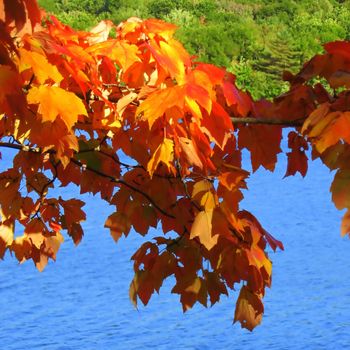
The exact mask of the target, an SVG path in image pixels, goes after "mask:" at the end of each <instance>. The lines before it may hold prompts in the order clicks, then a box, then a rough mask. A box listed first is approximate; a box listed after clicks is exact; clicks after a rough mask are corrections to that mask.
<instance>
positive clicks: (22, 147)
mask: <svg viewBox="0 0 350 350" xmlns="http://www.w3.org/2000/svg"><path fill="white" fill-rule="evenodd" d="M0 147H6V148H12V149H16V150H19V151H24V152H34V153H38V154H40V153H41V150H40V148H31V147H28V146H25V145H17V144H13V143H10V142H0ZM50 151H51V152H50ZM48 152H49V153H56V152H55V150H49V151H48ZM70 160H71V162H72V163H74V164H76V165H77V166H79V167H80V168H85V169H86V170H89V171H91V172H93V173H95V174H97V175H99V176H101V177H104V178H107V179H109V180H110V181H112V182H114V183H116V184H120V185H123V186H125V187H128V188H129V189H130V190H132V191H134V192H136V193H139V194H140V195H142V196H143V197H144V198H146V199H147V200H148V201H149V202H150V203H151V204H152V206H154V208H156V209H157V210H158V211H159V212H160V213H162V214H163V215H164V216H167V217H169V218H172V219H176V217H175V216H174V215H172V214H169V213H168V212H166V211H165V210H164V209H162V208H161V207H160V206H159V205H158V204H157V203H155V202H154V200H153V199H152V198H151V197H150V196H149V195H148V194H147V193H145V192H143V191H141V190H140V189H138V188H137V187H135V186H133V185H131V184H129V183H128V182H126V181H124V180H122V179H118V178H115V177H113V176H111V175H107V174H105V173H103V172H102V171H99V170H97V169H94V168H91V167H89V166H88V165H86V164H83V163H81V162H80V161H79V160H76V159H74V158H71V159H70Z"/></svg>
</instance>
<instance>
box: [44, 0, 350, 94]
mask: <svg viewBox="0 0 350 350" xmlns="http://www.w3.org/2000/svg"><path fill="white" fill-rule="evenodd" d="M39 2H40V4H41V5H42V6H43V7H45V8H46V9H47V10H48V11H49V12H52V13H54V14H56V15H57V16H58V18H59V19H60V20H61V21H63V22H64V23H66V24H69V25H71V26H73V27H74V28H76V29H87V28H90V27H92V26H94V25H95V24H96V23H97V22H98V21H99V20H101V19H105V18H109V19H111V20H112V21H113V22H114V23H119V22H120V21H123V20H126V19H127V18H129V17H132V16H138V17H140V18H150V17H155V18H159V19H163V20H165V21H168V22H171V23H175V24H176V25H178V26H179V27H180V29H179V31H178V32H177V33H176V37H177V38H178V39H179V40H180V41H181V42H182V43H183V45H184V46H185V48H186V49H187V50H188V51H189V52H190V53H191V54H193V55H198V57H199V60H201V61H202V62H207V63H212V64H215V65H218V66H224V67H227V68H229V70H230V71H232V72H234V73H238V72H241V71H242V70H243V71H244V74H245V75H246V79H240V75H239V74H238V76H239V79H238V80H237V85H238V86H239V87H240V88H244V89H248V90H249V91H250V93H251V94H252V95H253V97H254V98H261V97H265V98H266V97H268V98H272V97H275V96H277V95H279V94H281V93H282V92H285V91H287V86H286V84H284V83H283V82H282V80H281V74H282V72H283V70H284V69H285V67H288V70H290V71H293V72H294V73H295V72H297V71H298V70H299V69H300V67H301V65H302V63H303V62H305V61H306V60H308V59H310V58H311V57H312V56H313V55H315V54H316V53H320V52H322V44H323V43H326V42H329V41H333V40H338V39H346V38H348V33H349V32H350V27H349V21H348V18H349V16H350V7H349V3H348V2H347V1H346V2H345V3H344V1H335V0H320V1H310V0H301V1H294V0H284V1H278V2H276V1H275V2H271V1H265V0H252V1H247V0H235V1H227V0H176V1H175V0H146V1H139V0H138V1H135V0H133V1H128V0H126V1H113V2H112V1H106V0H99V1H94V2H93V1H91V0H79V1H78V0H70V1H65V0H59V1H52V0H40V1H39ZM269 67H272V68H269ZM250 82H253V83H250Z"/></svg>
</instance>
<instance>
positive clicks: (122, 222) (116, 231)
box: [104, 212, 131, 242]
mask: <svg viewBox="0 0 350 350" xmlns="http://www.w3.org/2000/svg"><path fill="white" fill-rule="evenodd" d="M104 227H106V228H109V229H110V230H111V236H112V237H113V239H114V240H115V242H118V240H119V238H120V237H121V235H122V234H123V233H124V235H125V236H127V235H128V233H129V231H130V228H131V224H130V220H129V218H128V216H127V215H125V214H124V213H120V212H116V213H113V214H111V215H110V216H109V217H108V218H107V220H106V222H105V225H104Z"/></svg>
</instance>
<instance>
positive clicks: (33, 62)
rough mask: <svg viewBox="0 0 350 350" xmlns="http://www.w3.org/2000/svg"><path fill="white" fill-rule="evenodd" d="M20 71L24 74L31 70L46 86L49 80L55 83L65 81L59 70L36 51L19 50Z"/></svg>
mask: <svg viewBox="0 0 350 350" xmlns="http://www.w3.org/2000/svg"><path fill="white" fill-rule="evenodd" d="M19 54H20V59H19V71H20V72H23V71H24V70H27V69H29V68H31V69H32V70H33V74H34V76H35V78H36V79H37V80H38V81H39V83H40V84H44V83H45V81H46V80H47V79H49V78H50V79H52V80H53V81H54V82H55V83H59V82H60V81H61V80H63V77H62V75H61V73H60V72H59V71H58V69H57V68H56V67H55V66H54V65H52V64H51V63H49V61H48V60H47V58H46V57H45V56H43V55H40V54H39V53H37V52H34V51H27V50H26V49H23V48H21V49H19Z"/></svg>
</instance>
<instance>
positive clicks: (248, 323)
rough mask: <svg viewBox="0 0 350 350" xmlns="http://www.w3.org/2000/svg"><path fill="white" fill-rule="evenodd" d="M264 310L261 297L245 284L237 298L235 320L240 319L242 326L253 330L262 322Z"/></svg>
mask: <svg viewBox="0 0 350 350" xmlns="http://www.w3.org/2000/svg"><path fill="white" fill-rule="evenodd" d="M263 312H264V306H263V304H262V302H261V299H260V297H259V296H258V295H257V294H255V293H253V292H251V291H250V290H249V289H248V287H246V286H243V287H242V288H241V292H240V293H239V297H238V300H237V304H236V311H235V318H234V322H237V321H239V322H240V323H241V326H242V328H247V329H249V330H250V331H252V330H253V329H254V328H255V327H256V326H257V325H258V324H260V322H261V319H262V315H263Z"/></svg>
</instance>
